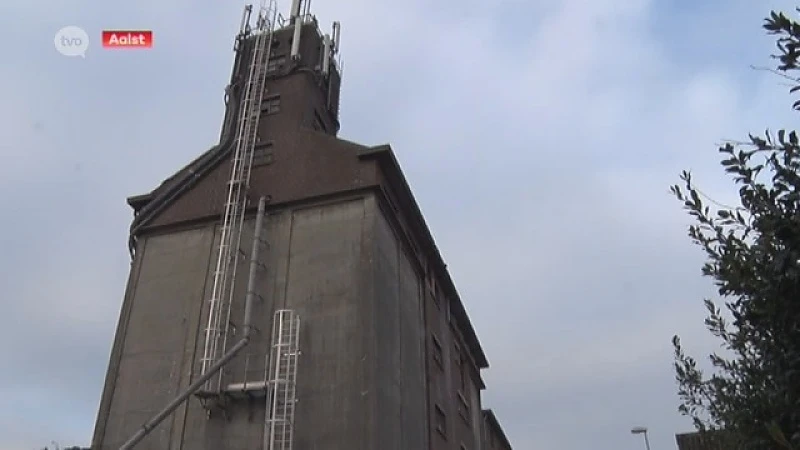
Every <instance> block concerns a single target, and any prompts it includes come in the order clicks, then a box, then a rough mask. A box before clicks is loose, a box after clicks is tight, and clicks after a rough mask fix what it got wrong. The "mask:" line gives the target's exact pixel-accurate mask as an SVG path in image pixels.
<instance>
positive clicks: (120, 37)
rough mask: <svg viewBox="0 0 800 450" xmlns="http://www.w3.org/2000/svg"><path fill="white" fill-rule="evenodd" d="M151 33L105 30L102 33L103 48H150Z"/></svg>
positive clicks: (151, 44)
mask: <svg viewBox="0 0 800 450" xmlns="http://www.w3.org/2000/svg"><path fill="white" fill-rule="evenodd" d="M152 46H153V32H152V31H144V30H106V31H103V47H105V48H151V47H152Z"/></svg>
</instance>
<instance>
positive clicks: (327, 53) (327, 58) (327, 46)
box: [322, 34, 331, 75]
mask: <svg viewBox="0 0 800 450" xmlns="http://www.w3.org/2000/svg"><path fill="white" fill-rule="evenodd" d="M322 42H323V43H324V44H323V46H322V47H323V49H322V51H323V53H322V73H323V74H324V75H328V70H330V65H331V37H330V36H328V35H327V34H326V35H325V36H324V37H323V38H322Z"/></svg>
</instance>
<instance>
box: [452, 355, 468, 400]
mask: <svg viewBox="0 0 800 450" xmlns="http://www.w3.org/2000/svg"><path fill="white" fill-rule="evenodd" d="M453 358H454V359H455V361H454V362H455V366H456V370H457V371H458V390H459V392H464V391H465V390H466V388H467V367H466V359H465V358H464V355H463V354H462V353H461V347H459V346H458V344H455V355H454V357H453Z"/></svg>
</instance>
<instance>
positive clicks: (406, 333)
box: [373, 213, 427, 450]
mask: <svg viewBox="0 0 800 450" xmlns="http://www.w3.org/2000/svg"><path fill="white" fill-rule="evenodd" d="M374 227H375V235H374V239H375V243H374V260H373V264H374V271H375V272H374V274H375V299H374V304H375V323H376V324H377V326H378V328H377V336H376V341H375V345H376V347H377V348H376V363H377V374H376V376H377V379H378V380H379V381H378V391H377V402H378V405H377V408H378V416H379V418H378V421H379V423H378V436H379V438H378V439H379V442H380V448H381V449H382V450H383V449H385V450H412V449H424V448H427V428H426V421H427V417H426V403H427V398H426V392H425V365H424V364H425V361H424V339H425V330H424V323H423V316H422V298H421V281H420V278H421V277H420V274H418V273H417V272H416V271H415V270H414V268H413V266H412V265H411V262H410V260H409V258H408V257H407V256H406V253H405V251H404V250H403V247H402V246H401V245H400V243H399V240H398V238H397V236H396V234H395V233H394V232H393V230H392V228H391V227H390V225H389V223H388V222H387V220H386V219H385V218H384V216H383V214H382V213H378V214H376V216H375V221H374Z"/></svg>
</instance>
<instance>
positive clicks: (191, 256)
mask: <svg viewBox="0 0 800 450" xmlns="http://www.w3.org/2000/svg"><path fill="white" fill-rule="evenodd" d="M274 8H275V6H274V4H272V5H270V6H269V8H266V9H262V10H261V11H260V12H259V13H258V18H257V21H256V25H255V26H254V27H251V26H250V25H249V23H250V12H251V11H250V10H247V11H246V13H245V17H244V18H243V21H242V29H241V32H240V34H239V36H238V37H237V40H236V46H235V49H236V56H235V62H234V68H233V73H232V77H231V83H230V85H229V86H228V88H227V89H226V104H227V107H226V111H225V118H224V123H223V127H222V133H221V137H220V143H219V144H218V145H216V146H214V147H213V148H211V149H210V150H208V151H206V152H205V153H203V154H202V155H201V156H199V157H198V158H197V159H196V160H194V161H192V162H191V163H189V164H188V165H187V166H186V167H184V168H182V169H181V170H180V171H178V172H177V173H176V174H175V175H173V176H172V177H170V178H169V179H167V180H165V181H164V182H163V183H162V184H161V185H160V186H158V187H156V188H155V189H154V190H153V191H152V192H150V193H148V194H145V195H140V196H136V197H131V198H129V199H128V203H129V204H130V206H131V207H132V208H133V210H134V220H133V224H132V226H131V239H130V250H131V254H132V260H133V261H132V265H131V270H130V277H129V280H128V285H127V289H126V292H125V297H124V301H123V304H122V310H121V313H120V319H119V323H118V327H117V331H116V337H115V340H114V344H113V347H112V352H111V358H110V362H109V367H108V373H107V376H106V381H105V387H104V390H103V394H102V398H101V402H100V408H99V413H98V417H97V423H96V427H95V431H94V436H93V443H92V448H93V449H94V450H111V449H115V450H116V449H118V448H121V447H122V448H131V447H132V446H133V445H135V444H137V443H138V446H137V447H136V448H138V449H150V450H156V449H158V450H164V449H171V450H178V449H181V450H233V449H237V450H239V449H242V450H244V449H264V450H277V449H296V450H312V449H313V450H318V449H325V450H345V449H346V450H356V449H364V450H367V449H369V450H373V449H381V450H420V449H431V450H444V449H451V450H477V449H485V450H490V449H504V450H507V449H511V446H510V444H509V443H508V439H506V437H505V434H504V433H503V431H502V429H501V428H500V425H499V422H498V421H497V418H496V417H495V416H494V413H492V412H491V411H488V410H483V408H482V403H481V392H482V390H483V389H484V388H485V386H484V383H483V381H482V378H481V370H482V369H485V368H487V367H488V362H487V359H486V356H485V354H484V352H483V349H482V348H481V345H480V343H479V341H478V338H477V336H476V334H475V331H474V330H473V327H472V325H471V324H470V321H469V318H468V317H467V313H466V311H465V308H464V305H463V304H462V301H461V299H460V298H459V295H458V293H457V292H456V289H455V287H454V284H453V281H452V280H451V278H450V276H449V274H448V271H447V269H446V266H445V264H444V262H443V260H442V257H441V255H440V254H439V251H438V250H437V248H436V245H435V244H434V241H433V238H432V236H431V234H430V232H429V230H428V228H427V225H426V223H425V221H424V219H423V217H422V214H421V212H420V210H419V208H418V206H417V203H416V202H415V200H414V196H413V195H412V192H411V190H410V188H409V186H408V184H407V183H406V181H405V178H404V176H403V173H402V171H401V170H400V167H399V166H398V163H397V160H396V159H395V156H394V152H393V151H392V149H391V148H390V147H389V146H388V145H380V146H376V147H374V146H373V147H371V146H364V145H359V144H355V143H353V142H348V141H345V140H342V139H339V138H337V133H338V130H339V86H340V80H341V79H340V76H341V72H340V64H339V63H337V61H336V55H337V54H338V50H339V48H338V47H339V26H338V24H337V23H334V27H333V32H332V34H330V35H328V34H323V33H322V32H321V31H320V29H319V27H318V22H317V20H316V18H314V17H313V16H312V15H311V14H310V13H309V11H308V6H307V5H303V4H302V3H301V2H300V1H298V0H295V2H294V4H293V5H292V8H291V12H290V14H289V15H288V17H287V18H286V19H283V18H282V16H280V15H279V14H277V13H276V11H275V9H274ZM217 368H221V369H220V370H217ZM184 399H185V401H182V400H184ZM170 402H172V405H171V407H170V408H166V409H164V408H165V406H167V405H168V404H170ZM154 416H155V417H154ZM162 419H163V420H162ZM143 424H144V425H143ZM131 436H134V437H135V438H134V439H129V438H131ZM123 444H124V445H123Z"/></svg>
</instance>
